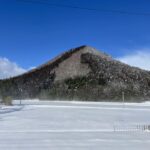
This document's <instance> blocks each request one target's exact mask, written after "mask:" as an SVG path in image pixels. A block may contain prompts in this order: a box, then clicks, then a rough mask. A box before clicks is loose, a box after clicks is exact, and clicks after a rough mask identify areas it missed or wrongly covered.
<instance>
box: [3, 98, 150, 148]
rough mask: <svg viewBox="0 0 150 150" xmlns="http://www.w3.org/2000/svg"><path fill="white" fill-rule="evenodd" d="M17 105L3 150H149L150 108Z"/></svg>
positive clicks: (6, 111)
mask: <svg viewBox="0 0 150 150" xmlns="http://www.w3.org/2000/svg"><path fill="white" fill-rule="evenodd" d="M19 103H20V102H18V101H14V104H16V105H14V106H11V107H10V106H9V107H6V106H2V107H0V150H120V149H121V150H149V149H150V132H149V130H148V129H149V125H150V103H148V102H147V103H141V104H136V103H130V104H128V103H125V104H122V103H104V102H102V103H94V102H65V101H64V102H46V101H45V102H39V101H38V100H36V101H34V102H33V101H22V102H21V103H22V105H21V106H19V105H17V104H19Z"/></svg>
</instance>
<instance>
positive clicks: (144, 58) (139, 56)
mask: <svg viewBox="0 0 150 150" xmlns="http://www.w3.org/2000/svg"><path fill="white" fill-rule="evenodd" d="M118 60H120V61H121V62H124V63H126V64H128V65H131V66H135V67H139V68H141V69H145V70H150V51H148V50H143V51H136V52H135V53H132V54H130V55H126V56H123V57H120V58H118Z"/></svg>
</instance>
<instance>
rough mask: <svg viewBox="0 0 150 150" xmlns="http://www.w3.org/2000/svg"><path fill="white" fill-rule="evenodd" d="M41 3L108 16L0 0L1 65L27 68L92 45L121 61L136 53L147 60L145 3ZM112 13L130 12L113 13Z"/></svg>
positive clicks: (149, 41)
mask: <svg viewBox="0 0 150 150" xmlns="http://www.w3.org/2000/svg"><path fill="white" fill-rule="evenodd" d="M24 1H25V0H24ZM33 1H36V0H33ZM37 1H40V0H37ZM41 1H42V0H41ZM43 1H45V2H46V3H50V4H59V5H71V6H77V7H84V8H85V7H86V8H92V9H98V10H108V12H107V11H106V12H104V11H92V10H84V9H74V8H65V7H55V6H51V5H47V4H41V3H29V2H21V0H0V63H1V64H2V62H3V60H4V62H5V63H6V62H9V63H11V62H12V63H13V66H15V65H16V66H20V69H24V70H26V69H29V68H30V67H34V66H38V65H40V64H42V63H44V62H46V61H47V60H49V59H51V58H53V57H54V56H57V55H58V54H60V53H61V52H63V51H64V50H68V49H70V48H73V47H78V46H80V45H90V46H93V47H95V48H97V49H99V50H102V51H105V52H106V53H108V54H110V55H112V56H113V57H115V58H119V59H120V60H123V59H126V58H128V56H129V57H130V59H132V56H133V57H135V56H138V57H141V55H140V53H142V57H143V56H144V55H145V57H148V58H149V56H150V49H149V48H150V1H148V0H125V1H121V0H92V1H91V0H43ZM43 1H42V2H43ZM112 10H115V11H116V10H117V11H126V12H130V13H129V14H120V13H112V12H111V11H112ZM109 11H110V12H109ZM132 13H149V15H132ZM145 53H146V54H145ZM139 55H140V56H139ZM148 58H146V59H147V60H148ZM146 59H145V60H146ZM6 60H7V61H6ZM125 61H128V59H126V60H125ZM135 61H137V60H135ZM127 63H128V62H127ZM144 63H145V62H144ZM146 64H147V62H146ZM149 67H150V66H149ZM1 68H2V69H3V66H2V67H1ZM2 69H0V73H1V74H2V71H3V70H2Z"/></svg>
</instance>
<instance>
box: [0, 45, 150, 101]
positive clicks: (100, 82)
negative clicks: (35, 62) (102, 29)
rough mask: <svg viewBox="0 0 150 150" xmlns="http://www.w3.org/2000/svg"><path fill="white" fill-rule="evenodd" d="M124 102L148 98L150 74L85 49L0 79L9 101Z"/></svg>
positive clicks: (1, 88)
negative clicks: (21, 73)
mask: <svg viewBox="0 0 150 150" xmlns="http://www.w3.org/2000/svg"><path fill="white" fill-rule="evenodd" d="M123 92H124V95H125V100H127V101H143V100H148V99H150V72H149V71H145V70H142V69H139V68H135V67H131V66H129V65H126V64H124V63H121V62H119V61H117V60H114V59H113V58H112V57H110V56H109V55H107V54H105V53H103V52H100V51H97V50H96V49H94V48H92V47H89V46H81V47H78V48H75V49H71V50H69V51H67V52H65V53H64V54H62V55H60V56H58V57H56V58H55V59H53V60H51V61H49V62H47V63H46V64H43V65H41V66H40V67H38V68H36V69H34V70H31V71H30V72H27V73H25V74H23V75H20V76H17V77H14V78H10V79H6V80H1V81H0V95H1V97H4V96H11V97H12V98H41V99H50V100H54V99H59V100H83V101H84V100H85V101H86V100H90V101H105V100H107V101H117V100H118V101H119V100H121V99H122V93H123Z"/></svg>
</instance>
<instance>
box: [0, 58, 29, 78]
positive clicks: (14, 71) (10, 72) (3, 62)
mask: <svg viewBox="0 0 150 150" xmlns="http://www.w3.org/2000/svg"><path fill="white" fill-rule="evenodd" d="M26 71H27V70H26V69H23V68H21V67H19V66H18V65H17V64H16V63H15V62H11V61H10V60H8V59H7V58H0V79H4V78H9V77H13V76H17V75H20V74H22V73H24V72H26Z"/></svg>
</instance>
